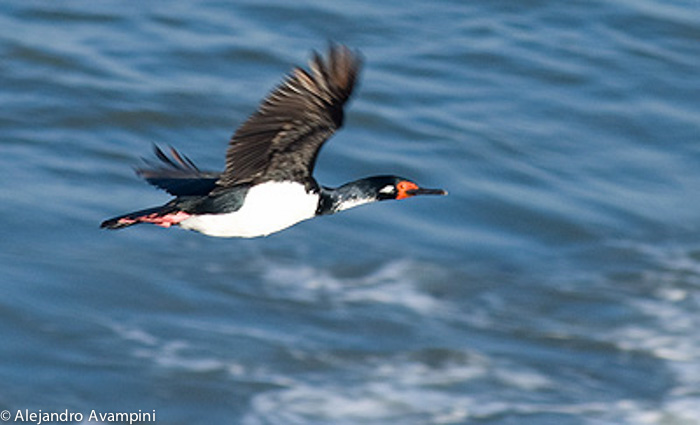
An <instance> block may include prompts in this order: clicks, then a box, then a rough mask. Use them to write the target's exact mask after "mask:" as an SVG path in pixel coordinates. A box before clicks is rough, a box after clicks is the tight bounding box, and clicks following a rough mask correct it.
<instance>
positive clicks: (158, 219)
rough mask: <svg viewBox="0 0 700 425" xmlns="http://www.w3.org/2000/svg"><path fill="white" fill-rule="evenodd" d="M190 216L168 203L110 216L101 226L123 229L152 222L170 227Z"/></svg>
mask: <svg viewBox="0 0 700 425" xmlns="http://www.w3.org/2000/svg"><path fill="white" fill-rule="evenodd" d="M188 217H190V214H188V213H186V212H184V211H181V210H179V209H178V208H177V207H175V206H173V205H168V204H166V205H163V206H160V207H155V208H147V209H145V210H140V211H134V212H132V213H129V214H124V215H120V216H118V217H114V218H110V219H109V220H105V221H103V222H102V224H101V225H100V227H101V228H103V229H121V228H123V227H129V226H133V225H134V224H139V223H152V224H155V225H157V226H161V227H170V226H172V225H173V224H178V223H179V222H181V221H182V220H185V219H186V218H188Z"/></svg>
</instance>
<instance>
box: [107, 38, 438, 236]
mask: <svg viewBox="0 0 700 425" xmlns="http://www.w3.org/2000/svg"><path fill="white" fill-rule="evenodd" d="M361 64H362V61H361V59H360V56H359V54H358V53H356V52H353V51H351V50H350V49H348V48H347V47H345V46H340V45H331V46H330V48H329V51H328V54H327V55H326V57H325V58H323V57H322V56H321V55H319V54H317V53H314V54H313V57H312V59H311V61H310V64H309V70H308V71H307V70H304V69H301V68H295V69H294V70H293V71H292V73H291V74H290V75H289V76H288V77H287V78H286V79H285V80H284V81H283V82H282V84H280V85H279V86H278V87H277V88H276V89H275V90H273V91H272V93H270V94H269V95H268V96H267V97H266V98H265V99H264V100H263V102H262V103H261V105H260V106H259V108H258V110H257V111H256V112H255V113H253V115H251V116H250V118H248V120H247V121H246V122H244V123H243V125H241V126H240V127H239V128H238V130H237V131H236V132H235V133H234V135H233V137H232V138H231V141H230V143H229V148H228V151H227V153H226V168H225V169H224V171H223V172H220V173H219V172H211V171H201V170H200V169H199V168H197V166H195V165H194V163H193V162H192V161H191V160H190V159H189V158H187V157H186V156H184V155H182V154H180V153H178V152H177V151H176V150H175V149H173V148H171V149H170V155H167V154H166V153H164V152H163V151H162V150H161V149H160V148H158V147H156V148H155V153H156V157H157V158H158V159H159V161H158V162H151V161H148V166H147V167H144V168H140V169H137V173H138V174H139V175H140V176H141V177H143V178H145V179H146V181H148V182H149V183H151V184H153V185H155V186H157V187H159V188H161V189H163V190H165V191H167V192H168V193H170V194H171V195H174V196H175V198H174V199H173V200H171V201H170V202H168V203H167V204H165V205H162V206H160V207H155V208H149V209H145V210H140V211H136V212H133V213H129V214H125V215H122V216H118V217H114V218H112V219H109V220H106V221H104V222H103V223H102V227H105V228H110V229H118V228H122V227H127V226H130V225H133V224H138V223H153V224H156V225H159V226H162V227H170V226H173V225H178V226H180V227H182V228H185V229H190V230H195V231H199V232H201V233H204V234H207V235H210V236H219V237H256V236H264V235H268V234H270V233H274V232H277V231H280V230H282V229H285V228H287V227H289V226H291V225H293V224H295V223H298V222H299V221H302V220H306V219H308V218H312V217H314V216H317V215H326V214H332V213H335V212H338V211H342V210H345V209H348V208H352V207H355V206H358V205H362V204H365V203H369V202H375V201H382V200H389V199H399V200H400V199H405V198H409V197H412V196H417V195H445V194H447V192H445V191H444V190H442V189H425V188H421V187H419V186H418V185H417V184H416V183H414V182H412V181H411V180H409V179H405V178H401V177H397V176H374V177H368V178H364V179H360V180H357V181H354V182H350V183H346V184H344V185H342V186H340V187H338V188H335V189H333V188H328V187H322V186H320V185H319V184H318V183H317V182H316V180H315V179H314V178H313V169H314V165H315V163H316V158H317V156H318V152H319V150H320V149H321V147H322V146H323V144H324V143H325V142H326V140H328V138H329V137H330V136H331V135H332V134H333V133H334V132H335V130H337V129H338V128H340V127H341V126H342V124H343V106H344V105H345V103H346V102H347V100H348V99H349V98H350V95H351V94H352V92H353V88H354V86H355V82H356V80H357V78H358V74H359V72H360V68H361Z"/></svg>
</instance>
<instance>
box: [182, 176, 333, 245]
mask: <svg viewBox="0 0 700 425" xmlns="http://www.w3.org/2000/svg"><path fill="white" fill-rule="evenodd" d="M318 199H319V195H318V194H317V193H314V192H311V193H307V192H306V189H305V188H304V185H302V184H300V183H296V182H268V183H263V184H259V185H257V186H253V187H252V188H250V190H248V193H247V194H246V197H245V200H244V203H243V206H242V207H241V208H240V209H239V210H238V211H235V212H232V213H225V214H203V215H195V216H192V217H190V218H188V219H186V220H183V221H182V222H180V227H182V228H183V229H190V230H195V231H198V232H201V233H204V234H205V235H209V236H218V237H224V238H226V237H229V238H230V237H242V238H254V237H257V236H266V235H269V234H270V233H274V232H279V231H280V230H282V229H286V228H287V227H289V226H292V225H293V224H296V223H298V222H300V221H303V220H307V219H309V218H312V217H314V216H315V215H316V208H317V207H318Z"/></svg>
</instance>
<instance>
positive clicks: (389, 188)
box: [379, 184, 395, 194]
mask: <svg viewBox="0 0 700 425" xmlns="http://www.w3.org/2000/svg"><path fill="white" fill-rule="evenodd" d="M394 190H395V188H394V186H393V185H390V184H389V185H386V186H384V187H383V188H381V189H379V193H386V194H389V193H394Z"/></svg>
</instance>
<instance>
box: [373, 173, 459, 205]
mask: <svg viewBox="0 0 700 425" xmlns="http://www.w3.org/2000/svg"><path fill="white" fill-rule="evenodd" d="M361 181H363V182H365V183H366V184H367V186H366V189H365V190H366V191H367V192H366V193H367V194H368V195H370V196H372V195H373V196H374V197H375V198H376V199H377V200H378V201H385V200H388V199H397V200H399V199H406V198H411V197H413V196H417V195H447V191H445V190H443V189H427V188H424V187H420V186H418V185H417V184H416V183H414V182H413V181H411V180H409V179H406V178H403V177H398V176H374V177H369V178H366V179H363V180H361Z"/></svg>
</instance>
